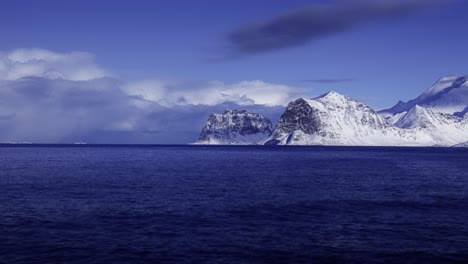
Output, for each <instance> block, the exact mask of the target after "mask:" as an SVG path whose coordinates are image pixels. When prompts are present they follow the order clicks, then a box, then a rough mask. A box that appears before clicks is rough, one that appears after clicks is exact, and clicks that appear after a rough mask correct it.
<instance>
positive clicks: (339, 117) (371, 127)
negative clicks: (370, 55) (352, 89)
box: [262, 92, 468, 146]
mask: <svg viewBox="0 0 468 264" xmlns="http://www.w3.org/2000/svg"><path fill="white" fill-rule="evenodd" d="M304 100H305V101H306V102H307V103H308V106H309V107H310V108H311V109H309V110H307V111H306V110H304V112H310V113H313V114H312V115H313V117H311V118H312V119H313V120H319V121H320V122H318V123H319V126H318V127H317V131H316V132H314V133H309V134H308V133H304V131H302V130H301V129H298V130H294V131H292V132H290V133H288V131H287V129H284V128H281V127H278V126H277V128H275V131H274V132H273V135H272V136H271V137H270V138H268V139H265V140H263V141H262V142H263V143H267V142H277V144H279V145H348V146H434V145H441V146H451V145H453V144H455V143H457V142H461V141H468V133H466V132H465V131H468V126H467V122H466V120H463V119H462V118H457V117H454V116H452V115H445V114H440V113H437V114H436V113H434V112H432V111H430V110H428V109H426V108H423V107H420V106H417V105H416V106H415V107H413V108H412V109H411V110H410V111H408V112H407V113H401V114H400V115H399V119H398V121H396V122H395V125H393V124H392V123H390V122H389V121H388V120H387V119H386V118H385V117H384V116H382V115H379V114H378V113H377V112H376V111H374V110H373V109H372V108H370V107H369V106H367V105H365V104H363V103H361V102H359V101H356V100H354V99H352V98H350V97H347V96H344V95H340V94H338V93H335V92H331V93H328V94H325V95H323V96H319V97H316V98H313V99H310V100H307V99H304ZM295 102H297V101H295ZM288 109H289V110H290V111H293V110H292V109H295V108H294V105H290V106H288ZM292 125H294V124H292ZM292 125H291V124H285V125H284V126H285V127H286V126H287V127H291V126H292ZM284 131H287V132H284Z"/></svg>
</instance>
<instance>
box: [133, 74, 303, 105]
mask: <svg viewBox="0 0 468 264" xmlns="http://www.w3.org/2000/svg"><path fill="white" fill-rule="evenodd" d="M124 90H125V91H126V92H127V93H128V94H130V95H133V96H138V97H140V98H142V99H145V100H148V101H154V102H157V103H158V104H161V105H164V106H174V105H199V104H200V105H216V104H220V103H223V102H235V103H237V104H239V105H252V104H260V105H268V106H275V105H286V104H287V103H288V102H290V101H291V100H293V99H296V98H297V97H299V96H301V95H304V94H307V92H308V91H307V89H304V88H297V87H290V86H286V85H281V84H273V83H267V82H264V81H260V80H254V81H242V82H238V83H234V84H226V83H223V82H220V81H209V82H202V83H183V82H170V81H169V82H163V81H160V80H147V81H139V82H133V83H128V84H126V85H124Z"/></svg>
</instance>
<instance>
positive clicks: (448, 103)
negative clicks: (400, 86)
mask: <svg viewBox="0 0 468 264" xmlns="http://www.w3.org/2000/svg"><path fill="white" fill-rule="evenodd" d="M467 80H468V75H466V76H461V75H453V76H448V77H443V78H441V79H439V80H438V81H437V82H436V83H434V85H432V87H430V88H429V89H427V90H426V91H425V92H424V93H423V94H421V95H420V96H419V97H417V98H416V99H413V100H410V101H408V102H406V103H405V102H402V101H400V102H398V103H397V104H396V105H395V106H393V107H392V108H390V109H386V110H382V111H380V113H381V114H382V115H384V116H386V117H387V118H392V117H393V116H395V115H397V114H401V113H404V112H408V111H409V110H410V109H411V108H413V107H414V106H415V105H419V106H422V107H425V108H427V109H429V110H431V111H433V112H437V113H446V114H452V115H453V114H456V115H458V116H462V115H464V114H465V113H466V112H467V111H468V82H467ZM392 120H393V121H396V120H395V119H394V118H393V119H392ZM390 121H391V120H390Z"/></svg>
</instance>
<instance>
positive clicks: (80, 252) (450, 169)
mask: <svg viewBox="0 0 468 264" xmlns="http://www.w3.org/2000/svg"><path fill="white" fill-rule="evenodd" d="M384 262H385V263H388V262H392V263H396V262H397V263H441V262H442V263H457V262H459V263H462V262H465V263H466V262H468V149H461V148H460V149H459V148H387V147H385V148H384V147H281V146H271V147H267V146H190V145H188V146H169V145H168V146H160V145H154V146H153V145H2V146H0V263H8V264H10V263H114V264H119V263H384Z"/></svg>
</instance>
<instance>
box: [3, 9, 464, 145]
mask: <svg viewBox="0 0 468 264" xmlns="http://www.w3.org/2000/svg"><path fill="white" fill-rule="evenodd" d="M467 13H468V1H462V0H459V1H456V0H453V1H450V0H372V1H370V0H342V1H339V0H337V1H325V0H324V1H311V0H309V1H305V0H291V1H274V0H252V1H214V0H199V1H186V0H185V1H183V0H173V1H157V0H153V1H144V0H134V1H122V0H115V1H112V2H110V1H90V0H81V1H69V0H41V1H33V0H4V1H2V8H1V9H0V32H1V35H2V36H1V41H0V93H1V96H2V99H1V100H0V128H3V130H2V131H1V132H0V141H35V142H36V141H37V142H68V141H74V140H76V141H81V140H88V141H92V142H104V141H105V142H104V143H109V142H121V141H125V143H131V142H135V143H187V142H190V141H193V140H194V139H196V134H197V133H198V131H199V130H200V129H201V127H200V126H202V125H203V120H206V118H207V115H208V114H209V112H210V111H222V108H223V107H226V105H228V106H230V107H236V105H241V106H242V107H243V108H248V107H250V108H251V109H252V110H257V111H258V112H262V113H263V112H264V113H269V114H270V115H271V118H272V119H277V118H278V116H279V115H280V114H281V109H282V108H281V107H280V106H282V107H284V105H286V104H287V102H289V101H290V100H293V99H295V98H299V97H313V96H317V95H320V94H323V93H325V92H327V91H329V90H334V91H337V92H340V93H344V94H346V95H349V96H351V97H354V98H356V99H358V100H362V101H364V102H365V103H367V104H369V105H370V106H372V107H374V108H376V109H383V108H387V107H391V106H393V105H394V104H395V103H396V102H397V101H398V100H403V101H407V100H410V99H413V98H415V97H417V96H418V95H419V94H421V93H422V92H423V91H424V90H425V89H427V88H429V87H430V86H431V85H432V84H433V83H434V82H435V81H436V80H437V79H438V78H440V77H442V76H446V75H452V74H468V69H467V67H466V63H467V61H468V53H467V52H466V47H467V46H468V34H467V33H466V25H468V16H466V14H467ZM34 78H35V79H34ZM231 103H235V104H236V105H230V104H231ZM70 105H71V106H70ZM194 109H197V110H194ZM194 113H196V118H193V117H192V116H190V114H194ZM169 116H170V117H171V118H168V117H169ZM46 120H47V121H46ZM36 122H38V123H36ZM175 123H183V124H185V125H174V124H175ZM46 124H47V125H46ZM80 131H81V132H80ZM135 131H137V132H138V134H135V133H136V132H135ZM194 137H195V138H194ZM193 138H194V139H193Z"/></svg>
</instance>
